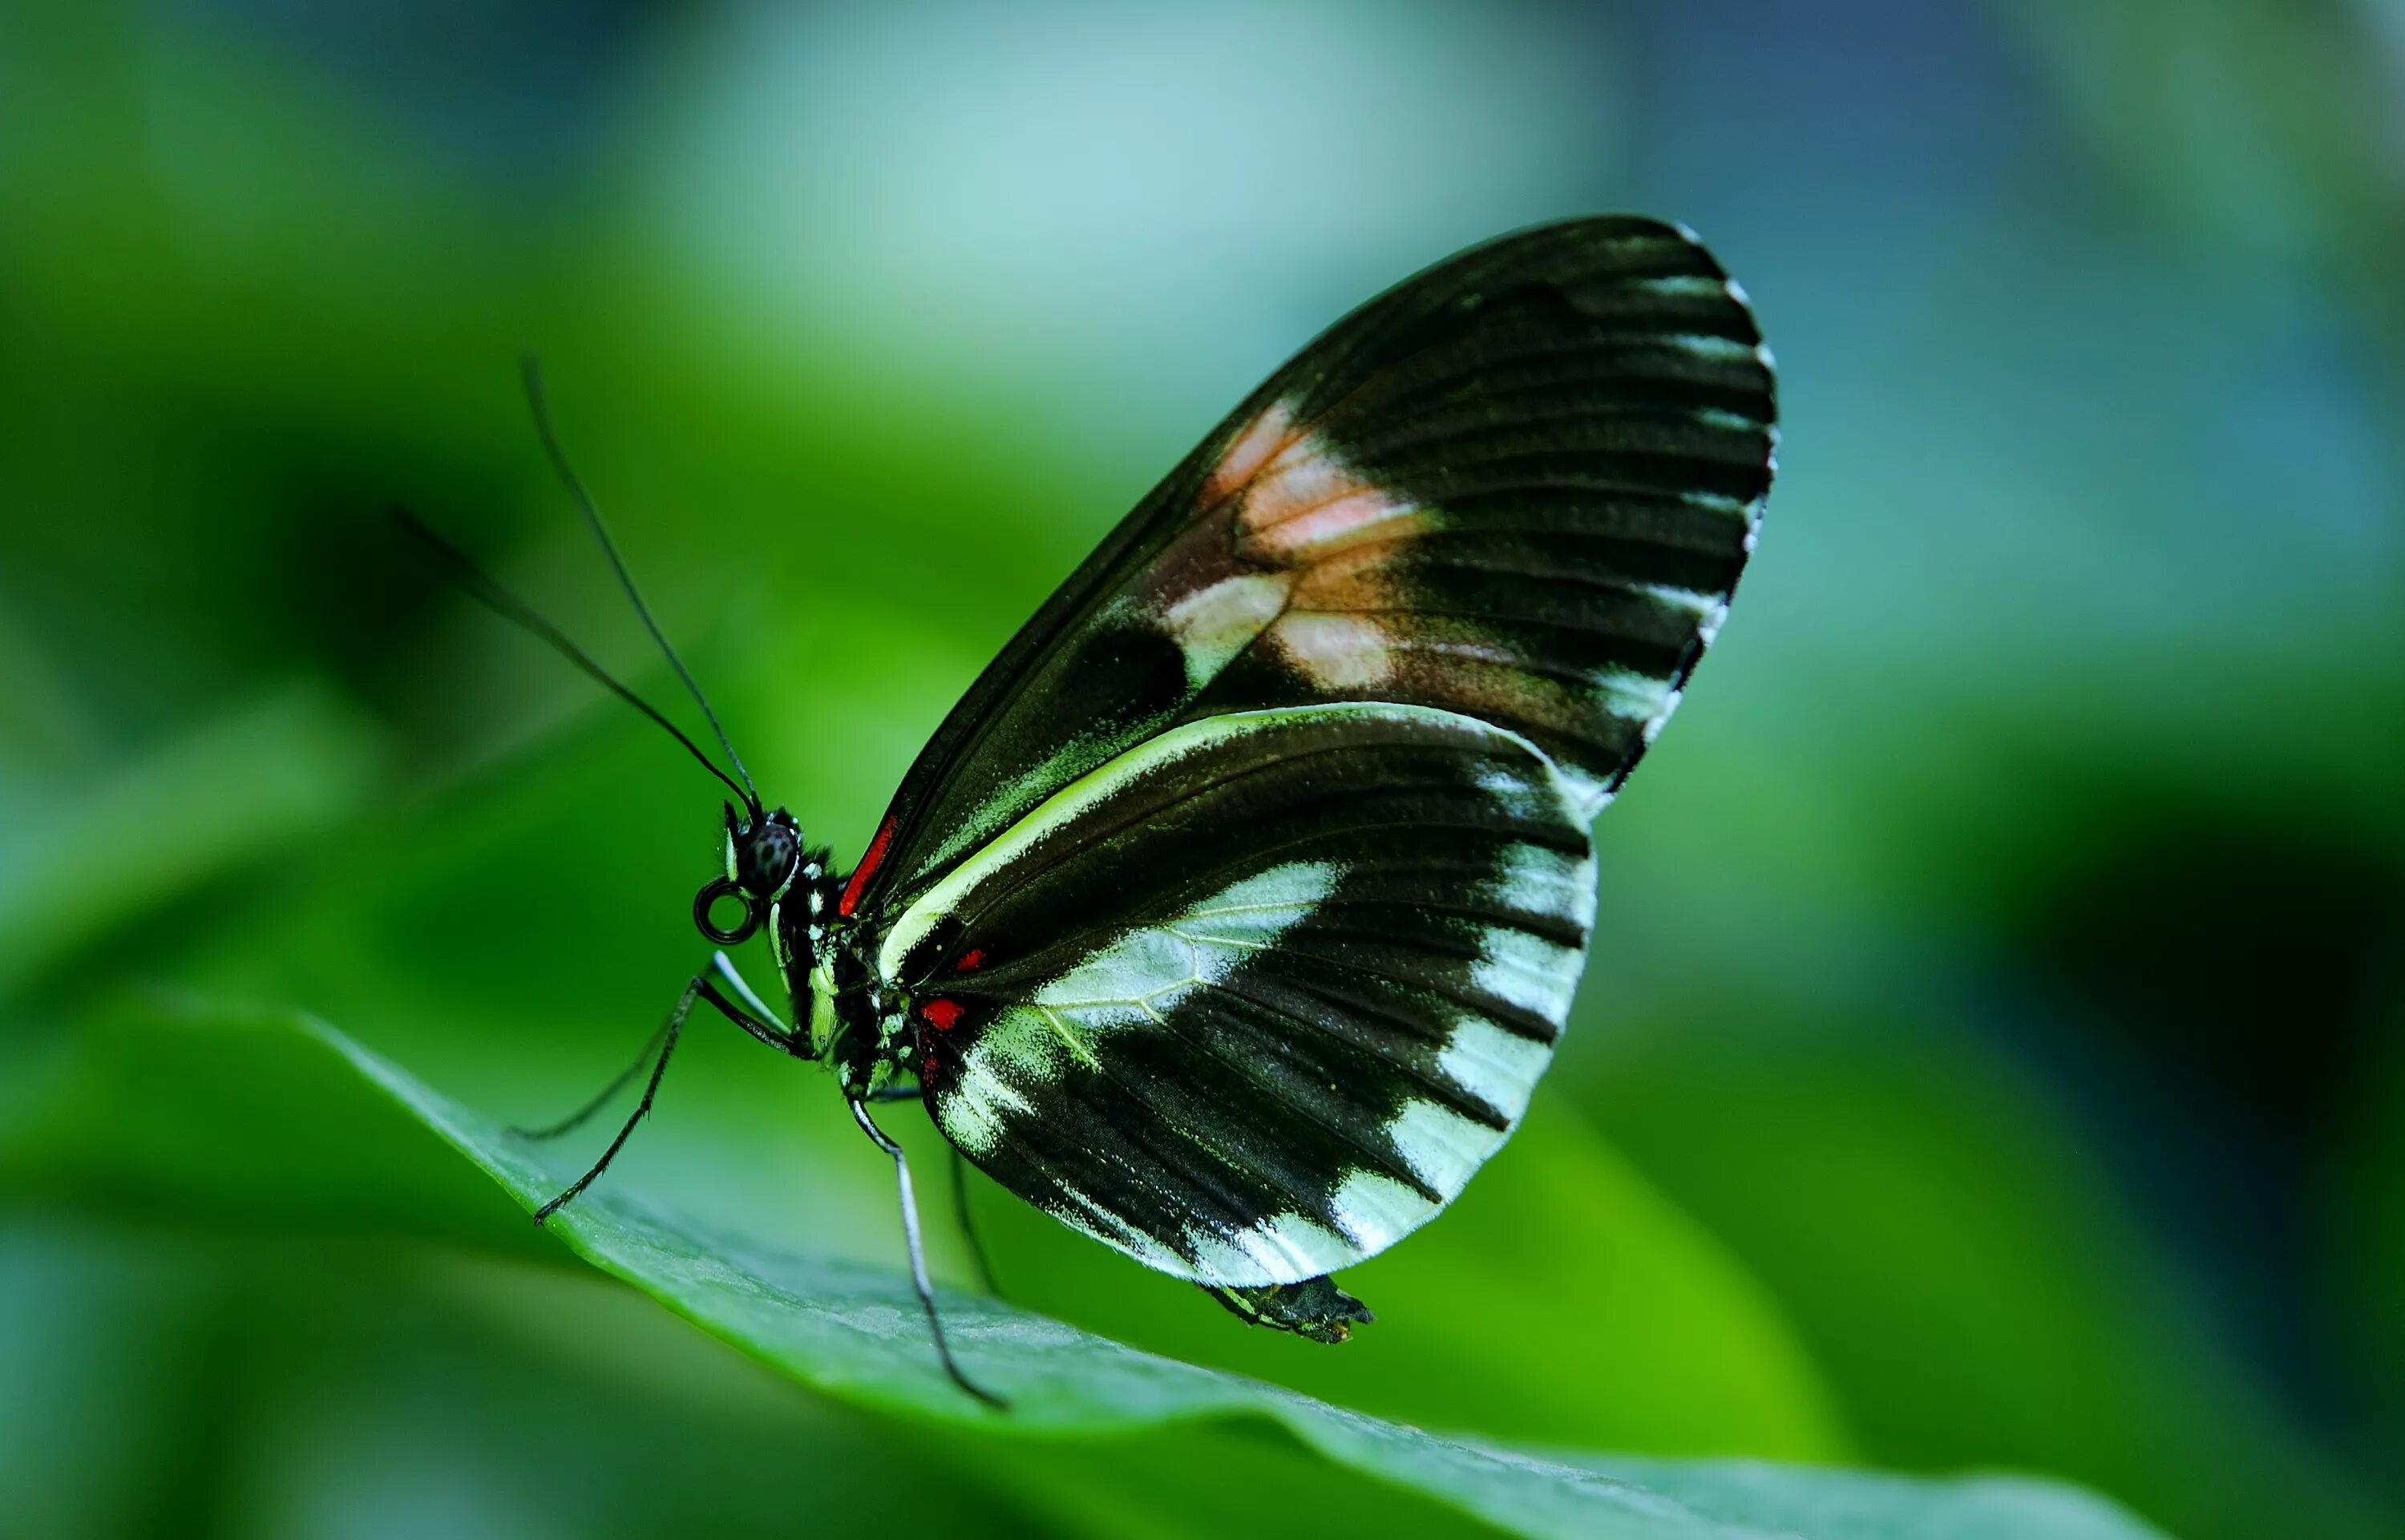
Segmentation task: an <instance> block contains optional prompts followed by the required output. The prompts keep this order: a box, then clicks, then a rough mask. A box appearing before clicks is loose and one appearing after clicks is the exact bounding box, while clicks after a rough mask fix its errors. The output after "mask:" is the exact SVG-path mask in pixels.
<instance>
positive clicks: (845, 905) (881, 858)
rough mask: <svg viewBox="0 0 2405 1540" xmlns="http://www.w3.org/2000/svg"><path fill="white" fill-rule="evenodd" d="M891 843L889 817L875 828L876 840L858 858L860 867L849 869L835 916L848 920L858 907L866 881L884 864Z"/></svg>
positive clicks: (838, 899) (891, 823)
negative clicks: (849, 873) (866, 851)
mask: <svg viewBox="0 0 2405 1540" xmlns="http://www.w3.org/2000/svg"><path fill="white" fill-rule="evenodd" d="M892 842H893V818H892V817H890V816H889V817H888V818H887V819H886V820H885V822H884V823H882V824H879V826H878V827H877V838H876V839H874V840H871V841H868V854H867V855H864V856H862V857H861V858H860V865H858V866H856V867H854V868H852V869H851V881H850V882H848V883H844V884H843V897H840V898H837V900H836V901H835V911H836V912H837V914H840V915H842V916H843V917H844V918H845V919H847V920H849V919H851V911H853V910H855V909H858V908H859V907H860V895H861V893H862V892H863V890H865V888H866V887H867V886H868V879H869V878H870V877H872V876H874V875H876V872H877V869H878V868H879V866H882V865H883V864H884V862H885V847H886V846H887V845H889V844H891V843H892Z"/></svg>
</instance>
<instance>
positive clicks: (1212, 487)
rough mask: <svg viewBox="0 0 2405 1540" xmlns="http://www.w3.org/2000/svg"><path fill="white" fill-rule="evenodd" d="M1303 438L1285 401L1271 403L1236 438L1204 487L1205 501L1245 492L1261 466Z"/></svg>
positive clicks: (1227, 497)
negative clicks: (1246, 486) (1244, 489)
mask: <svg viewBox="0 0 2405 1540" xmlns="http://www.w3.org/2000/svg"><path fill="white" fill-rule="evenodd" d="M1299 437H1301V434H1300V433H1299V432H1298V431H1296V430H1295V426H1294V414H1293V413H1292V412H1290V411H1288V410H1287V404H1286V403H1284V402H1282V401H1278V402H1272V403H1270V404H1269V406H1268V407H1267V408H1265V409H1264V410H1263V411H1262V413H1261V415H1260V416H1259V417H1255V418H1254V419H1253V420H1252V424H1251V426H1249V427H1247V428H1246V429H1245V431H1243V432H1241V433H1239V434H1237V435H1236V441H1235V442H1234V443H1233V444H1231V445H1228V448H1227V452H1226V453H1225V454H1222V455H1221V456H1220V457H1219V463H1218V464H1217V466H1215V467H1213V468H1212V471H1211V479H1210V480H1209V481H1207V482H1205V483H1203V486H1202V492H1203V499H1202V500H1203V502H1204V504H1205V505H1206V506H1207V505H1208V504H1211V503H1216V502H1225V501H1227V500H1228V499H1229V498H1231V497H1233V496H1234V495H1235V494H1236V493H1237V492H1239V491H1241V490H1243V488H1244V487H1245V484H1246V483H1247V482H1250V481H1251V480H1252V479H1253V477H1255V476H1257V475H1259V474H1260V471H1261V467H1262V466H1264V465H1267V464H1268V463H1269V462H1270V461H1271V460H1272V459H1275V458H1276V457H1277V455H1278V453H1279V452H1280V451H1281V450H1283V449H1285V448H1286V447H1287V445H1290V444H1292V443H1293V442H1294V441H1295V440H1296V439H1297V438H1299Z"/></svg>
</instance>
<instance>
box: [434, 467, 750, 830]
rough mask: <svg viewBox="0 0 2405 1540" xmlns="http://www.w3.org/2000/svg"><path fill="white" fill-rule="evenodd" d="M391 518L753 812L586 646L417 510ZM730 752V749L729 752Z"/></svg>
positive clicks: (480, 596) (736, 789)
mask: <svg viewBox="0 0 2405 1540" xmlns="http://www.w3.org/2000/svg"><path fill="white" fill-rule="evenodd" d="M392 516H393V517H394V518H395V519H396V520H398V521H399V522H400V524H401V528H402V529H404V530H408V531H409V532H410V533H411V534H413V535H415V536H416V537H417V538H418V539H419V540H421V541H424V542H425V543H426V544H427V546H428V548H429V549H430V550H432V551H433V552H434V554H435V555H436V556H438V557H441V558H443V563H444V565H446V566H448V567H449V568H450V569H451V575H452V576H453V577H454V578H456V579H457V580H458V584H459V586H461V587H463V588H465V589H467V590H468V592H469V593H470V594H471V595H473V596H474V597H475V598H476V599H477V600H479V601H480V602H482V603H483V604H484V605H485V607H486V608H487V609H490V610H491V611H492V612H493V613H494V614H495V615H499V616H500V617H501V618H502V619H504V620H507V621H510V622H513V624H515V625H518V626H522V627H524V628H525V629H527V630H529V631H531V632H533V633H534V634H535V635H536V636H538V637H541V639H542V640H543V641H545V642H547V643H551V646H552V648H553V650H555V651H556V652H557V653H558V654H559V655H560V656H561V657H565V658H567V659H568V660H569V661H570V663H573V664H575V665H576V666H577V667H578V668H580V669H583V670H584V671H585V672H586V673H588V674H590V675H592V676H593V678H595V679H596V680H598V681H599V682H600V684H601V685H602V687H603V688H605V689H607V690H609V691H610V692H611V693H612V694H613V695H615V696H616V697H617V698H618V699H621V700H624V701H625V702H626V704H628V705H630V706H632V707H634V708H635V709H636V710H637V711H639V712H641V713H643V714H644V715H645V716H648V717H650V718H651V719H652V720H653V721H654V722H656V723H658V724H659V725H660V726H661V727H662V728H666V729H668V736H669V737H671V738H673V739H675V740H676V741H677V742H680V743H682V744H683V745H684V750H685V752H686V753H687V754H690V755H692V756H694V758H695V759H696V760H698V761H700V763H701V768H702V769H704V770H708V771H709V772H710V774H712V775H715V776H717V777H718V778H719V779H720V780H721V781H724V782H726V788H727V790H729V791H731V792H733V793H735V795H736V796H738V797H740V798H744V800H745V801H746V802H747V803H749V804H750V806H752V808H753V809H754V810H757V809H758V807H759V805H760V804H759V803H758V802H756V801H752V798H751V797H750V795H749V793H747V792H746V791H745V789H744V788H743V787H741V786H738V785H737V784H735V783H734V782H733V781H731V780H728V779H727V774H726V772H725V771H724V770H720V769H719V768H718V766H717V765H716V764H715V763H714V762H712V761H711V759H710V756H708V755H706V754H704V753H702V752H701V749H700V747H699V745H697V744H696V743H695V742H694V741H693V740H692V739H690V738H687V737H686V736H685V735H684V733H683V732H682V730H680V729H679V728H678V727H677V725H676V724H675V723H673V722H671V721H669V720H668V718H667V717H665V716H662V715H661V714H660V713H659V712H658V710H657V709H655V708H654V706H653V705H652V703H651V702H650V701H648V700H646V699H643V698H642V697H641V696H640V695H637V694H636V693H635V692H634V691H632V690H630V689H628V688H627V687H626V685H622V684H620V683H619V682H618V681H617V680H616V679H615V678H613V677H612V675H611V673H610V671H609V670H607V669H604V668H603V667H602V666H601V665H600V664H598V663H596V662H594V661H593V659H592V658H591V657H589V656H587V655H586V653H585V651H584V648H582V647H580V646H578V645H577V644H576V643H573V642H570V640H569V639H568V636H567V634H566V633H565V632H563V631H562V630H561V629H559V628H558V627H556V626H555V625H553V624H552V623H551V622H550V621H548V620H545V619H544V618H543V617H542V616H541V615H537V614H536V613H535V612H534V608H533V606H531V605H529V604H527V601H526V600H522V599H520V598H519V597H518V596H517V595H515V594H513V593H512V592H510V590H509V589H507V588H504V587H502V586H501V585H500V584H499V583H498V582H496V581H494V580H493V579H492V578H490V577H487V576H486V575H485V572H484V569H482V568H480V567H478V566H477V565H476V564H475V563H474V562H473V561H471V560H469V559H468V556H467V553H466V552H464V551H462V550H460V549H459V547H457V545H454V544H451V543H450V542H449V541H447V540H445V539H443V537H442V536H441V535H439V534H436V533H435V532H434V531H433V530H431V529H429V528H428V526H427V525H426V523H425V521H424V520H422V519H420V518H419V517H418V516H416V515H415V514H413V513H411V512H410V511H409V510H408V509H406V508H395V509H394V510H393V511H392ZM729 752H730V753H731V752H733V751H731V750H730V751H729ZM736 768H737V769H738V770H740V769H741V768H742V766H741V765H740V764H739V763H738V765H737V766H736Z"/></svg>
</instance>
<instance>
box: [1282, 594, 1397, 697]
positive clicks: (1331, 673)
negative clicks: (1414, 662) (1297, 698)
mask: <svg viewBox="0 0 2405 1540" xmlns="http://www.w3.org/2000/svg"><path fill="white" fill-rule="evenodd" d="M1270 635H1272V636H1273V637H1275V638H1276V639H1277V644H1278V650H1279V651H1280V652H1282V653H1284V654H1285V655H1286V660H1287V662H1288V663H1289V664H1291V665H1293V666H1294V667H1295V668H1296V669H1297V670H1299V671H1301V672H1302V673H1303V674H1304V675H1306V676H1307V677H1309V678H1310V679H1311V680H1312V682H1313V683H1315V684H1316V685H1319V686H1320V687H1321V688H1323V689H1330V690H1357V689H1362V688H1366V687H1368V686H1370V685H1382V684H1384V683H1385V681H1386V680H1387V678H1388V677H1389V676H1391V675H1392V674H1393V672H1394V671H1395V658H1394V655H1393V653H1392V652H1391V651H1390V650H1389V647H1390V643H1391V642H1392V640H1393V639H1392V638H1390V637H1389V636H1388V635H1387V634H1386V631H1385V628H1384V627H1382V626H1380V625H1379V624H1378V622H1377V620H1376V619H1375V618H1373V617H1371V616H1370V615H1330V614H1327V613H1324V612H1320V611H1297V612H1295V613H1293V614H1290V615H1287V616H1286V617H1284V618H1283V619H1281V620H1280V621H1279V622H1278V623H1277V624H1276V625H1274V626H1273V627H1271V628H1270Z"/></svg>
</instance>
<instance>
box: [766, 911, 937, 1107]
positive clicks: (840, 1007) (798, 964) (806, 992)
mask: <svg viewBox="0 0 2405 1540" xmlns="http://www.w3.org/2000/svg"><path fill="white" fill-rule="evenodd" d="M841 887H842V883H840V882H838V881H837V880H836V879H835V878H833V877H823V878H821V879H819V880H818V881H816V882H814V883H810V884H809V886H808V888H807V889H802V888H798V887H797V889H796V891H795V892H794V893H792V894H790V895H788V896H787V897H786V898H785V899H784V900H783V901H781V903H780V904H779V905H778V906H777V911H776V913H775V915H774V917H773V920H772V923H771V925H770V927H769V936H770V940H771V945H772V946H773V947H774V948H775V950H776V956H777V968H778V970H779V972H780V973H781V975H782V976H783V978H784V981H785V988H786V991H787V993H788V994H789V995H790V996H791V997H792V999H793V1002H794V1015H795V1020H796V1021H797V1022H798V1023H799V1024H801V1025H802V1028H803V1032H802V1037H803V1040H804V1044H805V1046H806V1050H807V1055H808V1056H809V1057H810V1058H813V1059H817V1060H819V1061H820V1062H822V1063H823V1064H824V1065H826V1066H827V1067H828V1068H829V1069H831V1070H833V1071H834V1072H835V1075H836V1078H837V1081H839V1082H841V1084H842V1086H843V1090H844V1094H845V1095H850V1096H863V1095H867V1094H868V1093H870V1092H871V1091H875V1090H881V1089H882V1088H883V1087H884V1086H885V1085H887V1084H888V1083H890V1082H891V1081H892V1080H893V1072H894V1070H895V1068H896V1067H899V1066H901V1065H904V1064H906V1063H907V1062H908V1059H907V1049H908V1044H907V1042H906V1041H904V1040H903V1039H904V1038H907V1023H906V1022H905V1020H904V1018H903V1016H902V1014H901V1012H900V1010H898V1009H896V1008H897V1006H898V1004H899V1003H900V1002H898V1001H896V1000H894V999H891V998H889V997H888V992H887V990H886V988H885V986H884V982H883V981H882V979H881V978H880V977H879V974H878V972H877V970H876V968H875V966H874V964H873V961H872V959H871V956H870V953H871V950H872V949H871V946H870V940H869V937H868V934H867V930H866V927H865V926H863V925H860V924H859V923H858V922H857V921H855V920H851V919H848V918H844V917H841V916H839V915H837V911H836V905H837V898H838V897H839V894H840V890H841Z"/></svg>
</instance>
